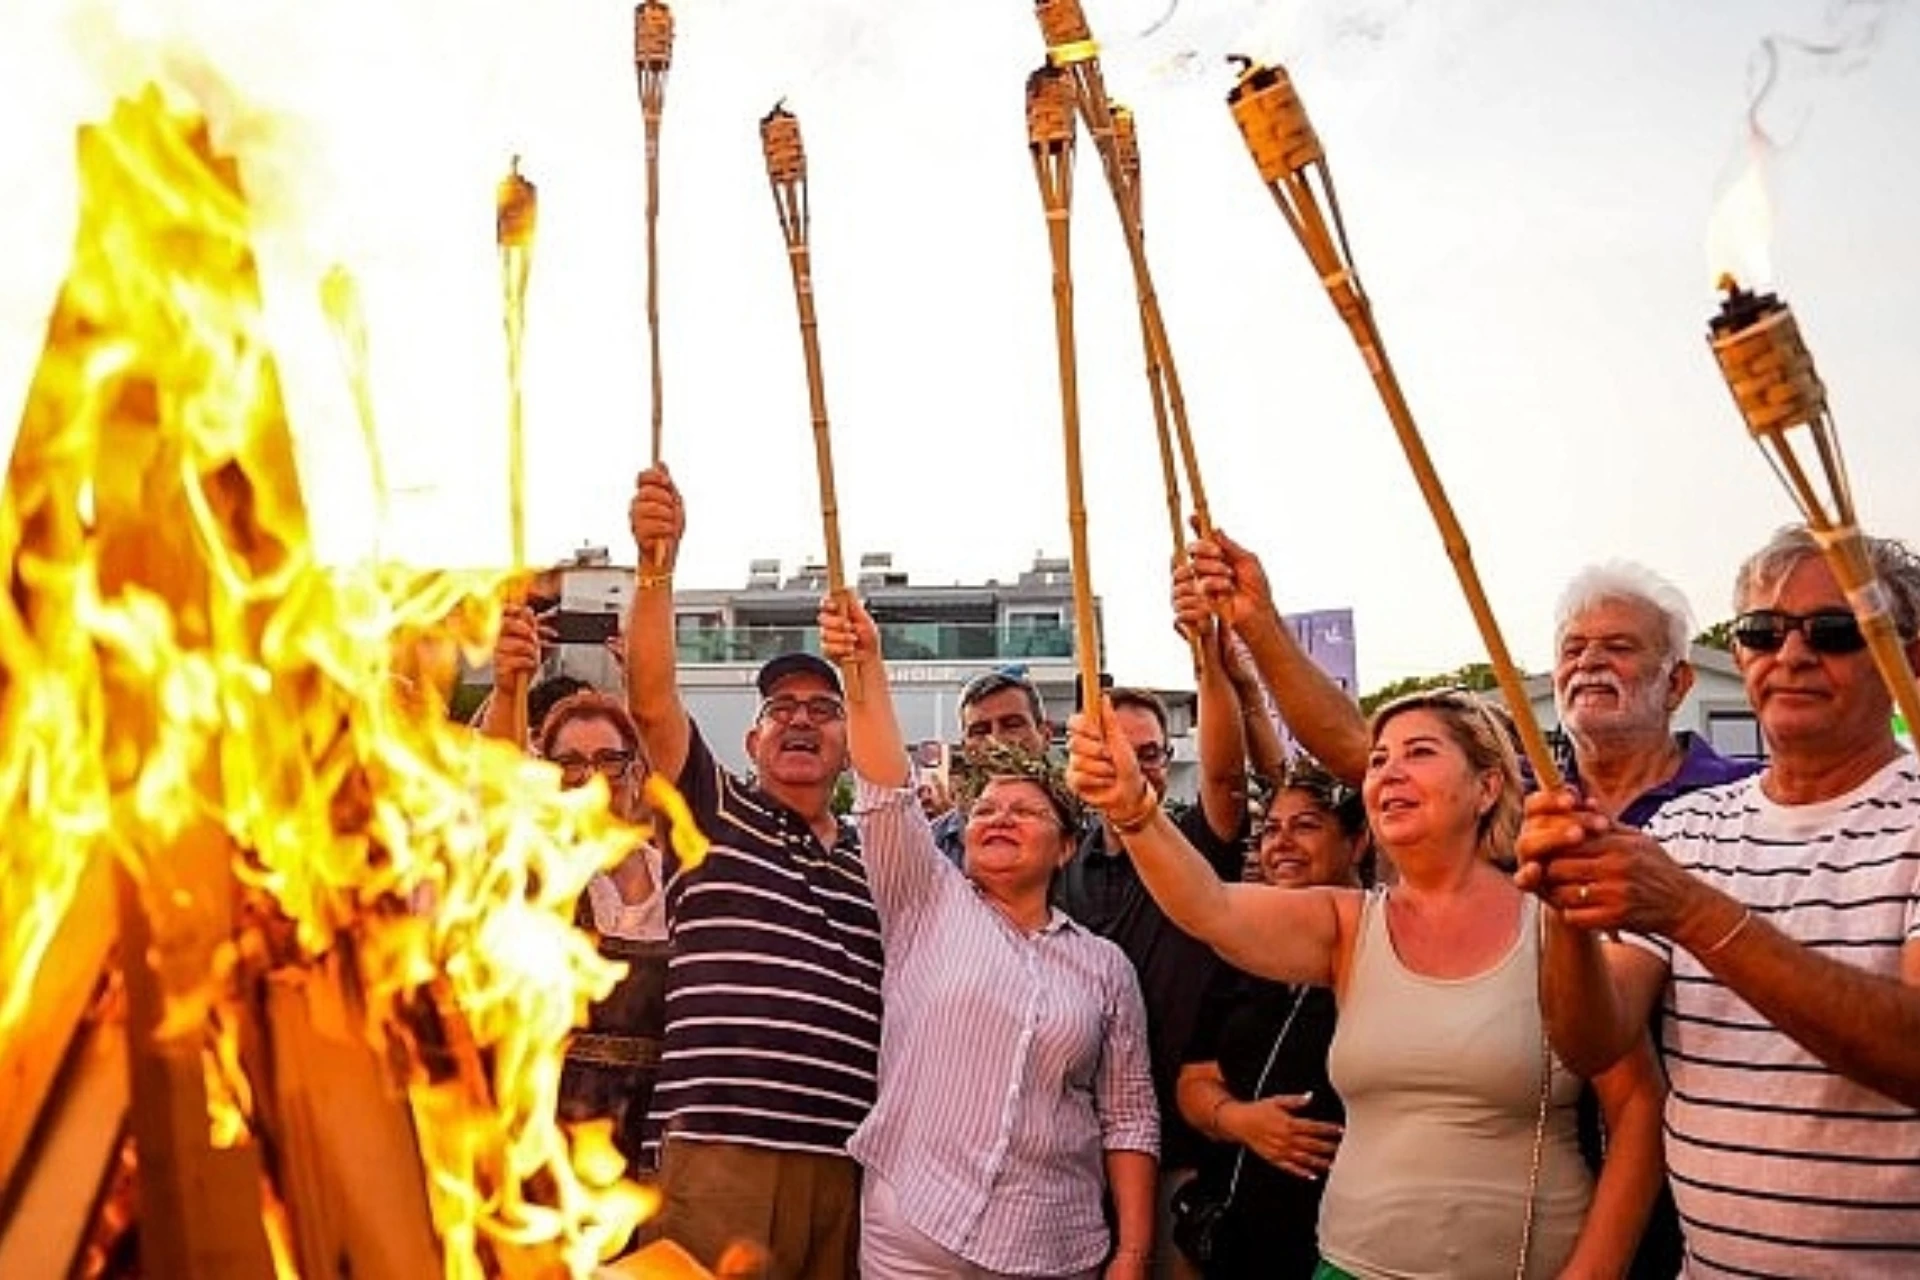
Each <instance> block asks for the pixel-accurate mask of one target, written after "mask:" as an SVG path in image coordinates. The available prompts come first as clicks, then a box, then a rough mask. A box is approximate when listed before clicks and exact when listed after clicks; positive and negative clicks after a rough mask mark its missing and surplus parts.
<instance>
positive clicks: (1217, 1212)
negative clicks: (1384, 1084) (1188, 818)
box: [1174, 759, 1368, 1280]
mask: <svg viewBox="0 0 1920 1280" xmlns="http://www.w3.org/2000/svg"><path fill="white" fill-rule="evenodd" d="M1367 846H1368V840H1367V815H1366V810H1365V808H1364V807H1363V806H1362V804H1361V802H1360V793H1359V792H1357V791H1355V790H1354V789H1353V788H1352V787H1349V786H1346V785H1345V784H1343V783H1341V782H1339V781H1338V780H1336V779H1335V778H1334V777H1333V776H1332V775H1331V774H1329V773H1327V772H1326V771H1325V770H1323V769H1321V768H1320V767H1319V766H1318V765H1316V764H1314V763H1313V762H1312V761H1310V760H1305V759H1301V760H1296V761H1294V762H1293V763H1292V764H1290V765H1288V766H1287V770H1286V773H1285V774H1284V775H1282V779H1281V783H1280V786H1279V788H1278V789H1277V790H1275V792H1274V793H1273V799H1272V800H1271V801H1270V802H1269V803H1268V805H1267V808H1266V813H1265V815H1264V817H1263V818H1262V819H1261V822H1260V825H1259V827H1258V834H1257V843H1256V859H1255V863H1256V867H1255V875H1256V877H1257V879H1256V883H1260V884H1268V885H1273V886H1275V887H1277V888H1284V889H1305V888H1310V887H1313V886H1338V887H1342V888H1348V889H1358V888H1359V887H1360V886H1361V885H1362V883H1363V879H1362V862H1363V859H1364V858H1365V855H1366V853H1367ZM1333 1029H1334V1004H1333V993H1332V992H1330V991H1328V990H1327V989H1326V988H1324V987H1313V986H1306V985H1300V984H1293V983H1283V982H1270V981H1268V980H1266V979H1264V978H1255V977H1251V976H1249V975H1246V974H1242V973H1239V972H1237V971H1236V970H1233V969H1226V968H1223V969H1221V970H1220V972H1219V974H1218V976H1217V977H1216V978H1215V980H1214V982H1213V983H1212V985H1211V986H1210V987H1209V989H1208V992H1207V996H1206V999H1205V1000H1204V1001H1203V1003H1202V1005H1201V1012H1200V1017H1199V1019H1198V1030H1197V1031H1196V1033H1195V1034H1194V1037H1193V1039H1192V1040H1191V1041H1190V1042H1189V1044H1188V1046H1187V1053H1186V1059H1187V1061H1186V1063H1185V1065H1183V1066H1182V1067H1181V1068H1180V1081H1179V1103H1180V1114H1181V1115H1182V1116H1184V1117H1185V1118H1186V1121H1187V1123H1188V1124H1190V1125H1192V1126H1193V1127H1194V1128H1195V1129H1196V1130H1198V1131H1199V1132H1201V1133H1203V1134H1205V1135H1206V1136H1207V1137H1208V1138H1211V1139H1212V1140H1213V1142H1214V1144H1215V1145H1214V1147H1213V1150H1212V1151H1211V1152H1209V1154H1208V1157H1207V1161H1206V1163H1205V1164H1204V1165H1203V1166H1202V1169H1201V1173H1200V1176H1199V1177H1198V1178H1196V1179H1194V1180H1193V1181H1192V1182H1189V1183H1187V1184H1186V1185H1185V1187H1183V1188H1182V1190H1181V1191H1180V1192H1179V1193H1178V1199H1177V1200H1176V1201H1175V1227H1174V1243H1176V1244H1177V1245H1178V1246H1179V1247H1180V1250H1181V1252H1183V1253H1184V1254H1186V1255H1187V1257H1188V1259H1189V1260H1190V1261H1192V1262H1194V1263H1195V1264H1196V1265H1198V1266H1199V1267H1200V1269H1201V1273H1202V1274H1203V1275H1205V1276H1206V1277H1207V1280H1234V1278H1236V1277H1254V1276H1260V1277H1270V1278H1272V1280H1306V1278H1307V1277H1309V1276H1311V1275H1312V1274H1313V1272H1314V1268H1315V1266H1316V1265H1317V1264H1318V1261H1319V1256H1320V1255H1319V1248H1318V1245H1317V1243H1316V1240H1317V1237H1316V1235H1315V1224H1316V1223H1317V1222H1318V1220H1319V1216H1320V1191H1321V1187H1322V1185H1323V1183H1322V1181H1321V1179H1322V1178H1323V1177H1324V1176H1325V1174H1326V1171H1327V1169H1328V1167H1329V1166H1330V1165H1331V1164H1332V1163H1333V1154H1334V1152H1335V1151H1336V1150H1338V1149H1339V1144H1340V1133H1341V1122H1342V1120H1343V1119H1344V1118H1345V1111H1344V1109H1343V1108H1342V1107H1341V1105H1340V1096H1339V1094H1338V1093H1336V1092H1335V1091H1334V1088H1333V1082H1332V1081H1330V1080H1329V1079H1328V1078H1327V1049H1328V1047H1329V1046H1330V1045H1331V1044H1332V1042H1333Z"/></svg>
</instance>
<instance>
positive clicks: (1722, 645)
mask: <svg viewBox="0 0 1920 1280" xmlns="http://www.w3.org/2000/svg"><path fill="white" fill-rule="evenodd" d="M1693 642H1694V643H1695V644H1697V645H1702V646H1704V647H1706V648H1708V649H1723V650H1725V651H1726V652H1728V653H1731V652H1733V619H1732V618H1726V619H1723V620H1722V621H1719V622H1716V623H1714V624H1713V625H1712V626H1710V627H1708V628H1707V629H1706V630H1705V631H1702V632H1701V633H1700V634H1699V635H1697V636H1695V637H1694V638H1693Z"/></svg>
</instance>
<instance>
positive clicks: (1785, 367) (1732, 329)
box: [1709, 277, 1920, 735]
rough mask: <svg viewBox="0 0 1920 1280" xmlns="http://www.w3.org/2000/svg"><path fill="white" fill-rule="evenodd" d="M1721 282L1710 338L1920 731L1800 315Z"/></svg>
mask: <svg viewBox="0 0 1920 1280" xmlns="http://www.w3.org/2000/svg"><path fill="white" fill-rule="evenodd" d="M1721 287H1722V288H1723V289H1724V290H1725V291H1726V298H1725V300H1724V301H1723V302H1722V303H1721V306H1720V313H1719V314H1718V315H1716V316H1715V317H1714V318H1713V320H1712V322H1711V325H1710V333H1711V336H1710V338H1709V342H1710V344H1711V345H1712V347H1713V354H1714V358H1715V359H1717V360H1718V361H1719V362H1720V372H1721V374H1722V375H1723V376H1724V377H1725V378H1726V381H1727V389H1728V390H1729V391H1731V392H1732V393H1733V402H1734V404H1735V405H1736V406H1737V407H1738V408H1739V410H1740V416H1741V417H1742V418H1743V419H1745V420H1746V424H1747V432H1748V434H1750V435H1751V436H1752V437H1753V440H1754V443H1755V444H1757V445H1759V446H1760V451H1761V452H1762V453H1763V454H1765V455H1766V457H1767V461H1768V462H1769V463H1770V464H1772V466H1773V470H1774V474H1775V475H1777V476H1779V478H1780V482H1781V484H1782V485H1784V486H1785V487H1786V490H1787V493H1788V495H1789V496H1791V497H1792V498H1793V500H1794V503H1795V504H1796V505H1798V506H1799V508H1800V513H1801V515H1802V516H1804V517H1805V519H1806V522H1807V529H1808V530H1809V531H1810V532H1811V533H1812V534H1813V537H1814V539H1815V541H1817V542H1818V543H1819V544H1820V549H1821V550H1822V551H1823V552H1824V553H1825V554H1826V560H1827V566H1828V568H1829V569H1831V570H1832V571H1833V576H1834V578H1835V580H1836V581H1838V582H1839V584H1840V588H1841V590H1843V591H1845V592H1846V594H1847V603H1848V604H1849V605H1851V606H1852V607H1853V614H1854V617H1855V618H1857V619H1858V620H1859V622H1860V631H1861V634H1863V635H1865V636H1866V638H1867V646H1868V648H1869V650H1870V651H1871V652H1872V654H1873V663H1874V665H1875V666H1876V667H1878V668H1879V669H1880V678H1881V679H1882V680H1884V681H1885V682H1886V685H1887V689H1888V691H1889V692H1890V693H1892V695H1893V700H1894V703H1895V705H1896V706H1898V707H1899V708H1900V715H1901V718H1902V719H1904V720H1905V721H1906V722H1907V732H1908V733H1909V734H1914V735H1920V686H1916V684H1915V682H1914V678H1913V668H1912V666H1910V665H1909V664H1908V662H1907V653H1906V647H1905V644H1904V643H1903V642H1902V640H1901V637H1900V634H1899V631H1898V629H1897V627H1896V626H1895V624H1894V619H1893V607H1892V601H1891V600H1890V599H1889V598H1888V595H1887V590H1886V587H1885V585H1884V584H1883V583H1882V582H1881V581H1880V579H1879V576H1878V575H1877V574H1876V573H1875V572H1874V568H1873V562H1872V561H1871V560H1870V559H1869V558H1868V555H1867V544H1866V540H1865V538H1864V537H1863V536H1862V534H1861V531H1860V525H1859V522H1858V520H1857V518H1856V517H1855V515H1854V507H1853V486H1852V484H1851V483H1850V482H1849V480H1848V478H1847V464H1846V459H1845V457H1844V456H1842V454H1841V452H1840V437H1839V434H1838V432H1837V431H1836V430H1835V429H1834V423H1833V415H1832V414H1831V413H1830V412H1829V411H1828V408H1827V389H1826V387H1825V385H1823V384H1822V383H1821V381H1820V375H1819V373H1818V371H1816V370H1815V369H1814V367H1813V355H1812V353H1811V352H1809V351H1808V350H1807V345H1806V343H1805V342H1804V341H1803V340H1802V339H1801V337H1800V325H1799V323H1798V322H1797V321H1796V320H1795V319H1794V316H1793V310H1792V308H1790V307H1788V306H1787V304H1786V303H1784V302H1782V301H1781V300H1780V299H1779V298H1778V297H1777V296H1776V295H1774V294H1771V293H1761V294H1755V293H1750V292H1748V291H1747V290H1746V289H1743V288H1741V287H1740V285H1739V284H1738V283H1737V282H1736V281H1735V280H1733V279H1732V278H1731V277H1727V278H1723V279H1722V281H1721ZM1796 433H1799V434H1796ZM1796 439H1798V440H1800V441H1802V442H1803V444H1807V443H1810V444H1811V445H1812V449H1813V456H1812V457H1811V458H1808V457H1807V456H1806V454H1805V451H1804V449H1797V448H1796V447H1795V443H1794V442H1795V440H1796ZM1823 482H1824V486H1825V487H1824V488H1823V487H1822V483H1823Z"/></svg>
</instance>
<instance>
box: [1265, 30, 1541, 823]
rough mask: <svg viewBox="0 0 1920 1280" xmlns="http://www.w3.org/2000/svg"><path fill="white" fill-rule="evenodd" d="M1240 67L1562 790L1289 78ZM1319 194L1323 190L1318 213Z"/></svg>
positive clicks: (1288, 186) (1284, 204)
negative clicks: (1408, 398)
mask: <svg viewBox="0 0 1920 1280" xmlns="http://www.w3.org/2000/svg"><path fill="white" fill-rule="evenodd" d="M1241 61H1242V63H1243V65H1242V67H1241V71H1240V79H1239V83H1237V84H1236V85H1234V87H1233V90H1232V92H1231V93H1229V94H1228V95H1227V103H1228V105H1229V106H1230V107H1231V108H1232V110H1233V118H1234V120H1235V122H1236V123H1238V124H1239V126H1240V132H1241V134H1242V136H1244V137H1245V139H1246V143H1247V149H1248V150H1249V151H1250V152H1251V153H1252V154H1253V162H1254V164H1255V165H1256V166H1257V167H1258V168H1259V170H1260V176H1261V178H1263V179H1264V180H1265V181H1266V184H1267V187H1268V189H1269V190H1270V191H1272V193H1273V199H1274V203H1276V204H1277V205H1279V206H1280V212H1281V213H1282V214H1283V215H1285V217H1286V220H1287V225H1288V226H1289V227H1290V228H1292V230H1293V234H1294V236H1295V238H1297V239H1298V240H1299V241H1300V247H1301V248H1302V249H1304V250H1305V251H1306V254H1307V258H1308V260H1309V261H1310V262H1311V263H1312V264H1313V269H1314V271H1315V272H1317V273H1318V274H1319V276H1320V283H1321V284H1322V285H1324V286H1325V287H1326V290H1327V296H1328V297H1329V298H1330V299H1331V300H1332V302H1333V306H1334V309H1335V310H1336V311H1338V312H1339V313H1340V318H1341V319H1342V320H1344V321H1346V324H1347V329H1348V331H1349V332H1350V333H1351V334H1352V335H1353V340H1354V343H1355V344H1356V345H1357V346H1358V347H1359V348H1360V354H1361V356H1362V358H1363V359H1365V361H1366V363H1367V371H1368V372H1369V373H1371V374H1372V375H1373V384H1374V387H1375V389H1376V390H1378V391H1379V393H1380V400H1381V403H1382V404H1383V405H1384V406H1385V407H1386V410H1387V417H1388V418H1389V419H1391V421H1392V423H1393V430H1394V434H1395V435H1397V436H1398V437H1399V438H1400V447H1401V448H1402V449H1403V450H1404V451H1405V452H1406V455H1407V462H1408V464H1409V465H1410V466H1411V467H1412V468H1413V478H1414V480H1415V481H1416V482H1417V483H1418V484H1419V486H1420V492H1421V494H1422V495H1424V496H1425V498H1426V500H1427V507H1428V509H1429V510H1430V511H1431V512H1432V513H1433V520H1434V524H1435V525H1437V526H1438V528H1439V531H1440V540H1441V542H1442V543H1444V544H1445V546H1446V549H1447V558H1448V559H1449V560H1450V561H1452V562H1453V569H1454V572H1455V574H1457V575H1458V576H1459V579H1460V589H1461V591H1462V592H1463V593H1464V594H1465V595H1466V598H1467V607H1468V608H1469V609H1470V610H1472V612H1473V620H1474V623H1475V624H1476V625H1477V626H1478V627H1479V628H1480V639H1481V641H1482V643H1484V644H1485V645H1486V648H1487V657H1488V659H1489V660H1490V661H1491V662H1492V664H1493V674H1494V679H1495V680H1496V681H1497V682H1498V684H1499V686H1500V695H1501V697H1502V698H1503V699H1504V700H1505V701H1506V704H1507V710H1508V712H1509V713H1510V714H1511V715H1512V717H1513V723H1514V727H1515V729H1517V730H1518V731H1519V734H1520V742H1521V745H1522V747H1523V748H1524V749H1525V751H1526V755H1527V760H1528V762H1529V763H1530V764H1531V765H1532V766H1533V773H1534V777H1535V778H1536V779H1538V780H1539V783H1540V785H1541V786H1542V787H1548V788H1551V787H1558V786H1560V785H1561V781H1562V780H1561V775H1560V768H1559V766H1558V765H1557V764H1556V763H1555V762H1554V759H1553V753H1552V752H1551V751H1550V750H1548V748H1547V740H1546V736H1545V735H1544V734H1542V733H1541V732H1540V722H1539V721H1538V720H1536V719H1535V718H1534V715H1533V706H1532V704H1531V703H1530V702H1528V700H1527V694H1526V689H1525V687H1524V686H1523V685H1522V683H1521V678H1520V671H1519V668H1517V667H1516V666H1515V665H1514V662H1513V656H1512V654H1510V653H1509V652H1508V650H1507V642H1506V640H1505V638H1504V637H1503V636H1502V635H1501V634H1500V624H1499V623H1498V622H1497V621H1496V620H1495V619H1494V616H1493V606H1492V605H1490V604H1489V603H1488V602H1487V593H1486V589H1485V588H1484V587H1483V586H1481V584H1480V574H1479V571H1478V570H1476V569H1475V568H1474V565H1473V552H1472V549H1471V548H1470V547H1469V546H1468V545H1467V535H1466V533H1465V532H1464V531H1463V530H1462V529H1461V527H1460V521H1459V519H1458V518H1457V517H1455V515H1454V512H1453V504H1452V503H1451V502H1450V501H1448V499H1447V491H1446V489H1445V488H1444V487H1443V486H1442V485H1441V483H1440V476H1439V473H1438V472H1437V471H1435V470H1434V466H1433V459H1432V457H1430V456H1429V455H1428V453H1427V446H1426V442H1425V441H1424V440H1422V439H1421V436H1420V428H1419V426H1418V424H1416V423H1415V422H1414V420H1413V411H1412V410H1411V409H1409V408H1408V407H1407V401H1406V397H1405V396H1404V395H1403V394H1402V393H1401V390H1400V379H1399V378H1398V377H1397V376H1396V375H1395V374H1394V371H1393V363H1392V362H1391V361H1390V360H1389V359H1388V358H1387V349H1386V345H1385V343H1384V342H1382V340H1381V337H1380V331H1379V328H1378V327H1377V326H1376V324H1375V322H1374V318H1373V307H1372V304H1371V303H1369V302H1368V300H1367V294H1366V290H1365V288H1364V287H1363V286H1362V285H1361V283H1360V275H1359V270H1358V268H1357V267H1356V266H1355V265H1354V261H1353V251H1352V249H1351V248H1349V247H1348V244H1347V230H1346V225H1345V223H1344V222H1343V221H1342V220H1341V217H1340V199H1339V196H1338V195H1337V194H1336V193H1335V191H1334V186H1333V174H1332V172H1331V171H1330V170H1329V169H1328V167H1327V157H1326V152H1325V151H1324V150H1322V148H1321V146H1320V139H1319V136H1318V135H1317V134H1316V133H1315V132H1314V129H1313V124H1312V122H1311V121H1309V120H1308V119H1307V113H1306V108H1305V107H1303V106H1302V105H1301V102H1300V97H1299V95H1298V94H1297V93H1295V91H1294V88H1293V81H1292V80H1291V79H1290V78H1289V77H1288V75H1287V73H1286V71H1285V70H1284V69H1282V68H1280V67H1268V66H1263V65H1261V64H1259V63H1257V62H1254V61H1252V60H1250V59H1243V60H1241ZM1322 192H1324V193H1325V196H1324V199H1325V207H1324V209H1323V208H1322V194H1321V193H1322Z"/></svg>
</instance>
